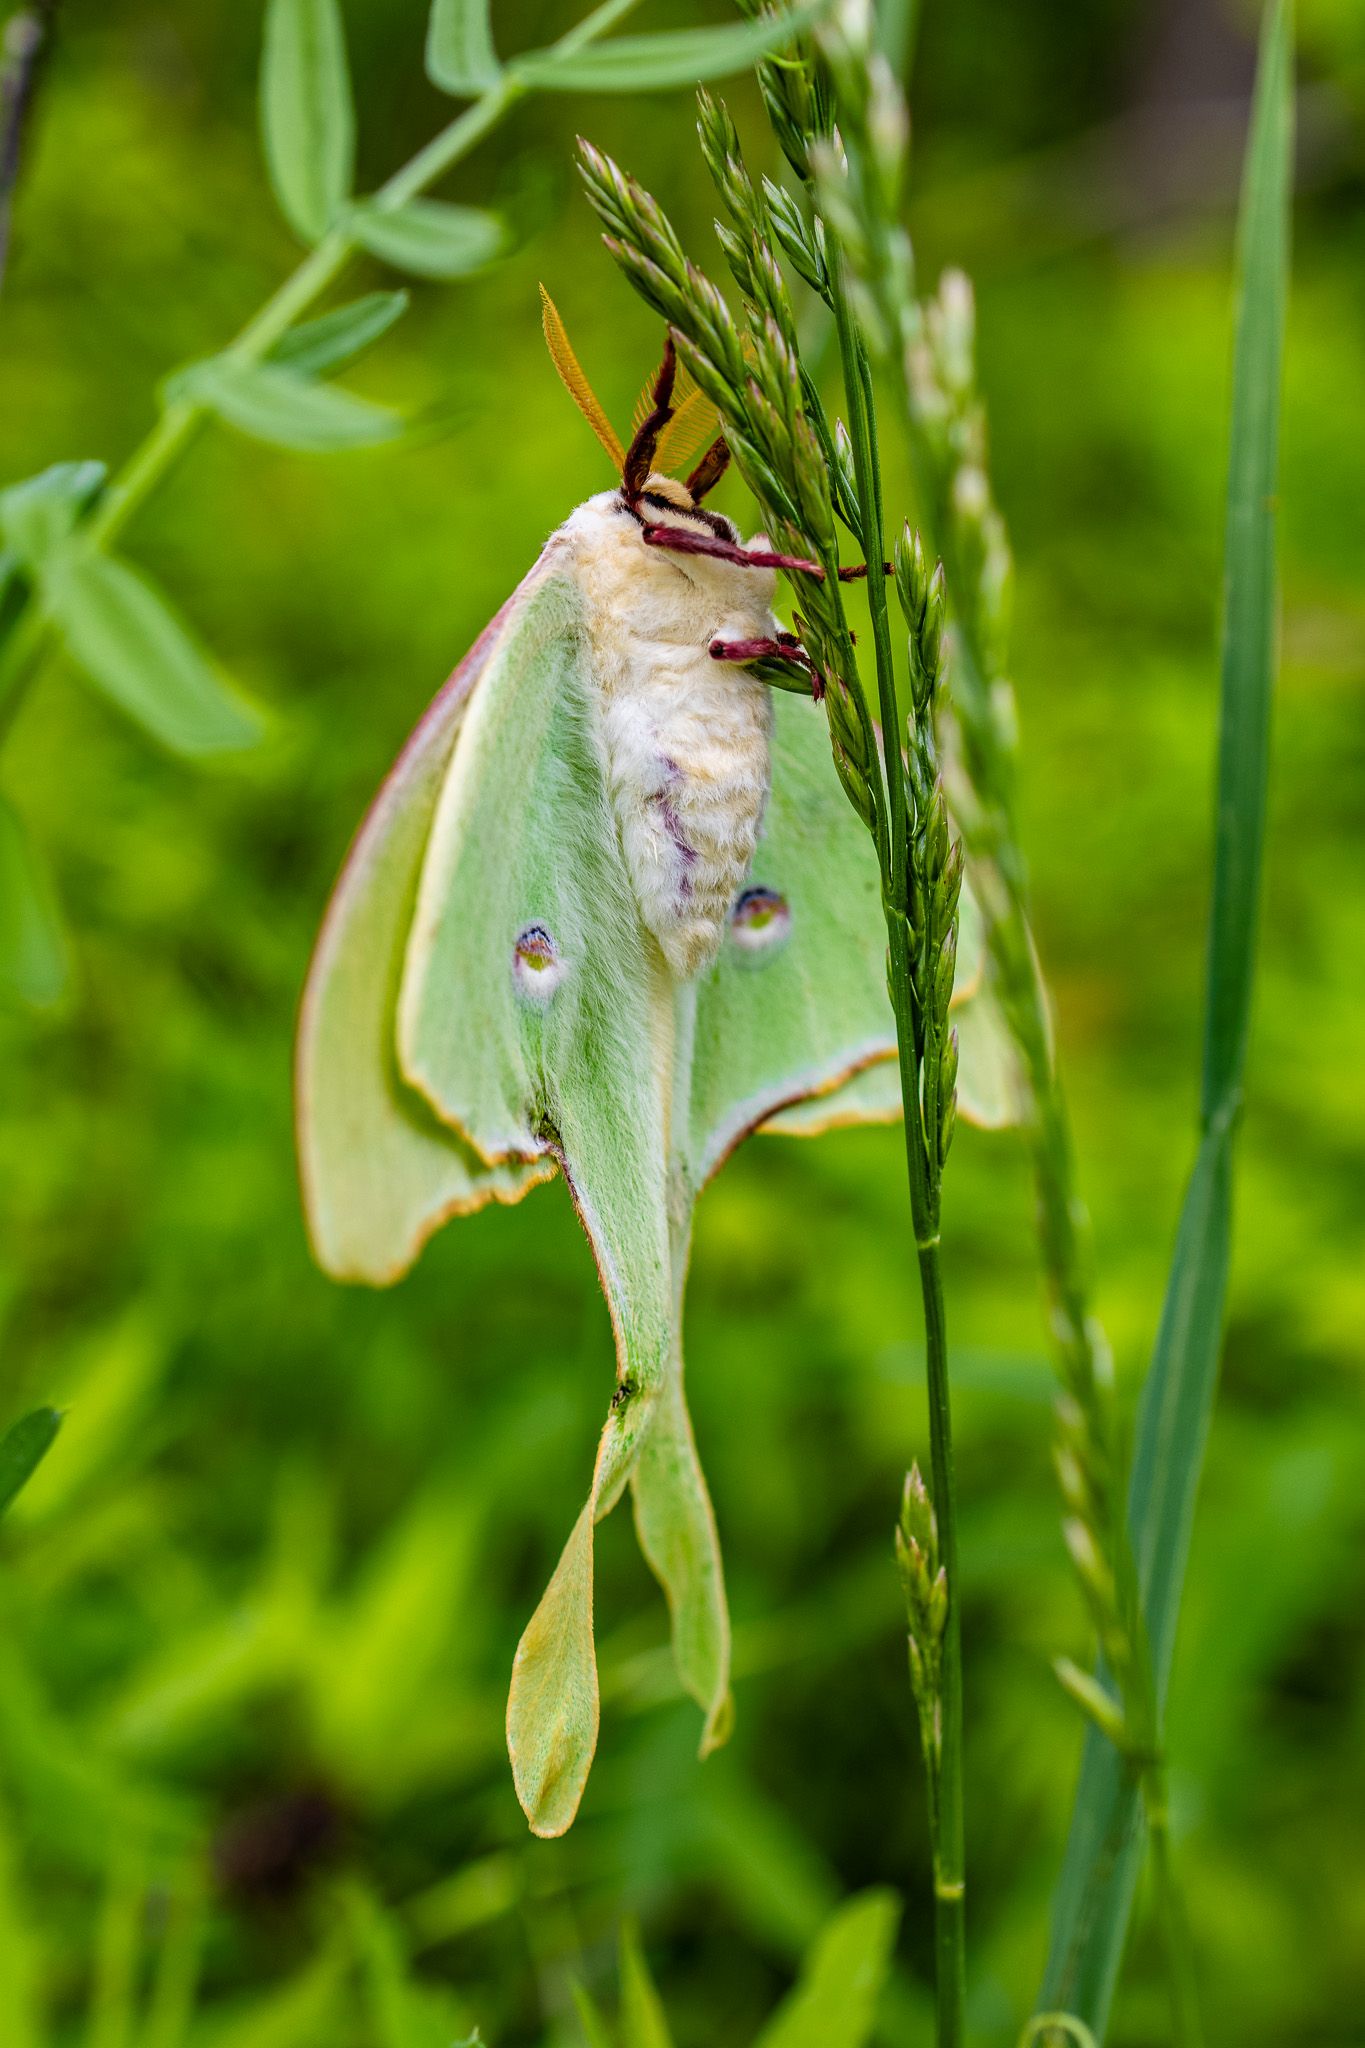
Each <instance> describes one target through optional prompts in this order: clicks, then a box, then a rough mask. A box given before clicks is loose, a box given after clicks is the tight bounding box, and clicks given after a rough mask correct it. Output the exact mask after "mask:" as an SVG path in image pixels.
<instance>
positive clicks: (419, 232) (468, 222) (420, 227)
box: [352, 199, 505, 278]
mask: <svg viewBox="0 0 1365 2048" xmlns="http://www.w3.org/2000/svg"><path fill="white" fill-rule="evenodd" d="M352 231H353V233H354V235H355V238H356V240H357V241H358V242H359V243H361V245H362V246H363V247H364V248H366V249H368V250H369V252H370V254H371V255H372V256H378V257H379V258H380V259H381V260H382V261H383V262H385V263H391V264H392V265H393V267H394V269H395V270H408V271H411V272H412V274H413V275H414V276H415V277H441V278H451V277H467V276H468V275H469V273H470V271H472V270H480V269H482V267H483V265H484V264H485V263H491V262H492V260H493V258H494V257H495V256H496V255H497V254H498V253H499V251H500V250H501V249H502V247H503V243H504V240H505V236H504V232H503V225H502V222H501V221H500V220H499V219H498V218H497V216H496V214H492V213H484V212H482V211H481V210H480V209H479V208H478V207H476V206H451V205H449V204H448V203H447V202H446V201H445V200H444V199H409V201H408V202H407V204H406V206H395V207H387V208H385V207H378V206H366V207H358V208H357V209H356V211H355V213H354V214H353V215H352Z"/></svg>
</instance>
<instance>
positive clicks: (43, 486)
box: [0, 462, 108, 574]
mask: <svg viewBox="0 0 1365 2048" xmlns="http://www.w3.org/2000/svg"><path fill="white" fill-rule="evenodd" d="M107 474H108V471H107V470H106V469H105V466H104V464H103V463H102V462H57V463H54V464H53V465H52V467H51V469H45V470H43V471H42V473H41V475H39V476H31V477H27V478H26V479H25V480H24V482H23V483H21V484H11V485H10V487H9V489H8V490H7V491H3V492H0V534H3V535H4V538H5V542H6V544H7V546H8V547H9V548H10V549H11V550H12V551H13V554H14V556H15V557H16V558H17V559H18V561H19V562H21V563H22V564H23V566H24V567H25V568H26V569H29V570H31V571H32V572H33V573H35V574H36V573H37V571H38V570H39V569H41V567H42V565H43V563H44V562H45V561H46V560H47V557H48V556H49V555H50V554H51V553H52V551H53V549H54V548H57V547H60V545H61V543H62V542H63V541H64V540H65V539H66V538H67V536H68V535H69V534H70V533H71V532H72V530H73V529H74V527H75V525H76V522H77V520H78V519H79V518H80V516H81V514H82V513H83V512H84V511H85V510H86V509H87V507H88V506H90V505H91V504H93V502H94V500H95V499H96V498H97V497H98V496H99V493H100V491H101V490H102V489H103V488H104V479H105V477H106V476H107Z"/></svg>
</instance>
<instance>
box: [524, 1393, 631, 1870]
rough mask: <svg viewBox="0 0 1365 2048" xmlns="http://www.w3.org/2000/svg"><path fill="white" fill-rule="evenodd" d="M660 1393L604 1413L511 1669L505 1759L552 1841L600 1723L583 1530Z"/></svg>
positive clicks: (612, 1500) (599, 1512)
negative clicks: (565, 1532)
mask: <svg viewBox="0 0 1365 2048" xmlns="http://www.w3.org/2000/svg"><path fill="white" fill-rule="evenodd" d="M661 1393H662V1389H658V1388H654V1387H649V1388H646V1387H637V1389H636V1391H635V1393H634V1394H633V1395H632V1397H631V1398H630V1399H629V1400H628V1401H625V1402H623V1403H621V1404H620V1405H619V1406H618V1405H616V1404H613V1407H612V1412H611V1414H610V1415H609V1416H608V1417H607V1422H606V1427H605V1428H604V1429H603V1431H602V1436H601V1441H600V1442H599V1444H598V1450H597V1463H596V1466H595V1468H594V1470H593V1478H592V1490H591V1492H590V1493H589V1495H588V1498H587V1501H586V1502H585V1504H584V1507H583V1511H582V1513H581V1514H580V1515H579V1517H578V1520H577V1521H576V1522H575V1523H574V1526H573V1533H572V1534H571V1535H570V1537H569V1540H568V1542H567V1543H566V1544H565V1545H564V1548H563V1550H562V1552H561V1553H560V1558H559V1563H558V1564H557V1565H556V1566H555V1569H554V1573H553V1576H552V1577H551V1579H550V1583H549V1585H548V1586H547V1587H546V1588H545V1591H544V1593H543V1594H542V1595H541V1598H540V1605H539V1606H538V1607H537V1608H536V1611H535V1613H534V1614H533V1615H532V1616H531V1619H530V1621H529V1622H528V1623H527V1624H526V1628H525V1631H524V1632H523V1635H522V1638H521V1641H520V1642H519V1643H518V1644H517V1652H516V1656H515V1657H514V1658H513V1660H512V1684H511V1687H510V1689H509V1691H508V1695H507V1754H508V1756H509V1757H510V1758H511V1762H512V1781H513V1783H514V1784H515V1786H516V1790H517V1798H518V1799H519V1800H520V1801H521V1806H522V1811H523V1812H524V1813H525V1815H526V1818H527V1820H528V1821H529V1822H530V1824H531V1832H532V1834H536V1835H562V1834H565V1833H566V1832H567V1831H568V1829H569V1828H570V1827H572V1825H573V1821H574V1816H575V1815H576V1814H577V1812H578V1806H579V1801H580V1800H581V1799H582V1797H583V1788H584V1786H585V1785H586V1784H587V1782H588V1772H589V1771H590V1770H591V1769H592V1760H593V1756H594V1754H595V1752H596V1749H597V1728H598V1722H599V1719H600V1705H599V1695H598V1685H597V1649H596V1644H595V1642H594V1639H593V1618H592V1595H593V1530H594V1528H595V1527H596V1525H597V1523H598V1522H600V1521H601V1519H602V1517H603V1516H604V1515H609V1514H610V1513H611V1510H612V1509H613V1508H614V1507H615V1505H616V1503H617V1501H618V1500H619V1499H620V1498H621V1494H622V1492H623V1491H624V1489H625V1485H626V1481H627V1480H628V1479H629V1478H630V1476H631V1473H632V1472H633V1470H634V1468H635V1463H636V1460H637V1459H638V1457H639V1456H640V1453H641V1449H642V1446H644V1445H647V1444H648V1442H649V1440H650V1436H651V1433H652V1430H653V1425H654V1419H655V1417H656V1415H657V1414H658V1410H659V1401H660V1395H661ZM618 1400H619V1394H618Z"/></svg>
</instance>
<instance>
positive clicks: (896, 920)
mask: <svg viewBox="0 0 1365 2048" xmlns="http://www.w3.org/2000/svg"><path fill="white" fill-rule="evenodd" d="M833 285H834V291H833V298H834V316H835V324H836V327H837V331H838V336H839V353H840V358H841V362H842V367H843V379H844V390H845V396H846V399H847V403H848V410H849V437H850V440H851V441H852V445H853V466H854V476H855V480H856V484H857V491H858V509H859V514H860V520H861V526H862V534H863V555H864V559H865V561H866V563H867V568H868V577H867V592H868V605H869V609H870V611H871V615H872V641H873V648H874V651H875V655H876V665H877V691H878V697H879V700H880V704H881V714H882V741H883V744H882V758H883V760H884V763H885V770H886V782H887V796H888V802H889V807H890V813H891V831H890V861H891V872H890V874H889V875H884V877H883V900H884V903H885V907H886V927H887V938H888V942H889V959H890V971H889V976H888V979H889V983H890V988H891V999H892V1004H893V1006H894V1009H895V1015H896V1043H897V1049H898V1054H899V1059H900V1075H901V1100H902V1106H903V1109H904V1123H905V1158H906V1170H907V1175H908V1179H909V1187H910V1214H911V1221H912V1225H913V1229H914V1236H915V1252H916V1258H917V1262H918V1265H919V1278H920V1294H921V1297H922V1301H923V1308H924V1337H925V1369H926V1375H927V1382H928V1396H929V1443H930V1462H931V1467H932V1471H933V1481H934V1485H933V1501H934V1512H935V1514H936V1516H937V1519H938V1531H939V1547H940V1555H941V1558H942V1563H943V1568H944V1572H945V1575H946V1579H947V1586H948V1614H947V1621H946V1624H945V1629H944V1640H943V1665H942V1681H941V1692H940V1712H941V1723H942V1725H941V1729H940V1744H939V1762H938V1773H937V1784H936V1786H934V1787H933V1788H932V1789H931V1794H930V1799H929V1816H930V1830H931V1835H932V1838H933V1856H934V1948H935V1972H934V1976H935V1992H936V1999H937V2015H938V2020H937V2029H936V2040H937V2043H938V2048H960V2044H961V2043H962V2041H963V2039H964V2038H965V2002H966V1865H965V1843H964V1828H963V1798H962V1613H961V1599H960V1585H959V1579H958V1562H957V1487H956V1482H955V1475H954V1468H953V1429H952V1408H951V1400H950V1394H949V1385H948V1326H947V1317H946V1314H945V1309H944V1300H943V1273H942V1267H941V1263H940V1258H939V1228H938V1226H939V1200H938V1186H937V1176H936V1175H934V1176H932V1177H931V1171H930V1146H931V1143H932V1145H933V1151H934V1156H936V1154H937V1144H936V1139H937V1113H935V1116H934V1128H933V1138H932V1140H931V1137H930V1134H929V1132H928V1131H927V1130H926V1128H925V1125H926V1119H925V1117H924V1115H923V1112H922V1110H921V1091H922V1077H923V1057H922V1055H923V1047H922V1044H921V1039H920V1027H919V1025H918V1022H917V1019H916V1014H915V999H914V994H913V987H912V962H911V955H910V944H911V934H910V927H909V924H908V923H907V921H906V917H905V913H904V910H903V908H901V906H902V905H903V904H904V903H905V901H906V875H907V872H908V862H909V854H908V828H909V815H908V811H907V806H906V790H905V766H904V762H903V761H902V758H901V740H900V735H901V727H902V720H901V714H900V707H899V702H898V699H897V695H896V674H895V665H894V661H893V658H892V652H891V624H890V617H889V612H888V607H887V601H886V584H885V580H884V577H883V574H882V560H883V556H884V554H885V543H884V534H883V525H882V505H881V477H880V473H879V465H878V461H877V448H876V440H875V431H876V430H875V424H874V420H873V414H872V406H871V381H870V377H869V374H868V367H867V356H866V352H865V350H864V349H863V345H862V341H861V339H860V337H859V335H858V332H857V329H856V327H855V326H854V323H853V319H852V316H851V313H850V310H849V305H848V298H847V293H846V291H845V289H844V281H843V276H842V259H840V260H839V261H838V262H836V263H835V265H834V266H833Z"/></svg>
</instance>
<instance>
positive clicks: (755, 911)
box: [730, 889, 792, 953]
mask: <svg viewBox="0 0 1365 2048" xmlns="http://www.w3.org/2000/svg"><path fill="white" fill-rule="evenodd" d="M791 928H792V914H791V908H790V906H789V904H788V902H787V899H786V897H785V896H779V895H778V893H777V891H776V889H746V890H745V891H744V894H743V895H742V896H741V897H740V898H739V901H738V902H737V903H736V904H735V907H734V909H733V910H732V911H731V912H730V931H731V934H732V935H733V937H734V941H735V944H736V945H737V946H739V947H741V948H742V950H743V951H744V952H746V953H770V952H772V951H773V949H774V948H775V947H777V946H780V945H781V944H782V943H783V941H784V940H785V939H786V938H788V937H789V936H790V933H791Z"/></svg>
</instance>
